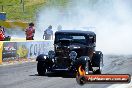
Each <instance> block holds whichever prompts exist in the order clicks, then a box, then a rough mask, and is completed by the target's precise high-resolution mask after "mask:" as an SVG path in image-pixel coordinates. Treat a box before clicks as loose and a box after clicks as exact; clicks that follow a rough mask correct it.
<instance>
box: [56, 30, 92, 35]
mask: <svg viewBox="0 0 132 88" xmlns="http://www.w3.org/2000/svg"><path fill="white" fill-rule="evenodd" d="M59 33H69V34H76V33H78V34H85V35H95V33H94V32H92V31H82V30H59V31H56V33H55V34H59Z"/></svg>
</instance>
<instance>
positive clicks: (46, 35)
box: [43, 25, 53, 40]
mask: <svg viewBox="0 0 132 88" xmlns="http://www.w3.org/2000/svg"><path fill="white" fill-rule="evenodd" d="M43 39H45V40H52V39H53V31H52V26H51V25H50V26H49V27H48V28H47V29H46V30H45V31H44V35H43Z"/></svg>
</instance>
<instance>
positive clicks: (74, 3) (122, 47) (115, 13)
mask: <svg viewBox="0 0 132 88" xmlns="http://www.w3.org/2000/svg"><path fill="white" fill-rule="evenodd" d="M131 4H132V1H131V0H125V1H124V0H69V2H68V4H67V6H66V7H65V8H62V7H61V6H60V5H58V6H54V5H52V6H47V7H46V8H44V9H42V10H41V11H40V12H39V13H38V14H37V21H36V24H37V26H36V29H37V30H38V31H37V33H36V34H35V36H37V37H35V39H38V38H39V39H40V38H42V35H43V31H44V30H45V29H46V28H47V27H48V25H53V30H54V31H56V30H57V26H58V25H62V27H63V29H65V30H69V29H72V30H75V29H76V30H78V29H81V30H91V28H94V30H93V31H94V32H95V33H96V34H97V46H96V47H97V50H101V51H102V52H103V53H104V54H132V52H131V50H132V47H131V45H132V40H131V38H132V34H131V33H132V26H131V25H132V17H131V16H132V9H131V8H132V6H131Z"/></svg>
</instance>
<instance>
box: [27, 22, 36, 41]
mask: <svg viewBox="0 0 132 88" xmlns="http://www.w3.org/2000/svg"><path fill="white" fill-rule="evenodd" d="M25 34H26V40H34V34H35V28H34V23H29V27H28V28H26V30H25Z"/></svg>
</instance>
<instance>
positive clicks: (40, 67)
mask: <svg viewBox="0 0 132 88" xmlns="http://www.w3.org/2000/svg"><path fill="white" fill-rule="evenodd" d="M37 71H38V75H40V76H43V75H45V73H46V67H45V64H44V62H43V61H38V63H37Z"/></svg>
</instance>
